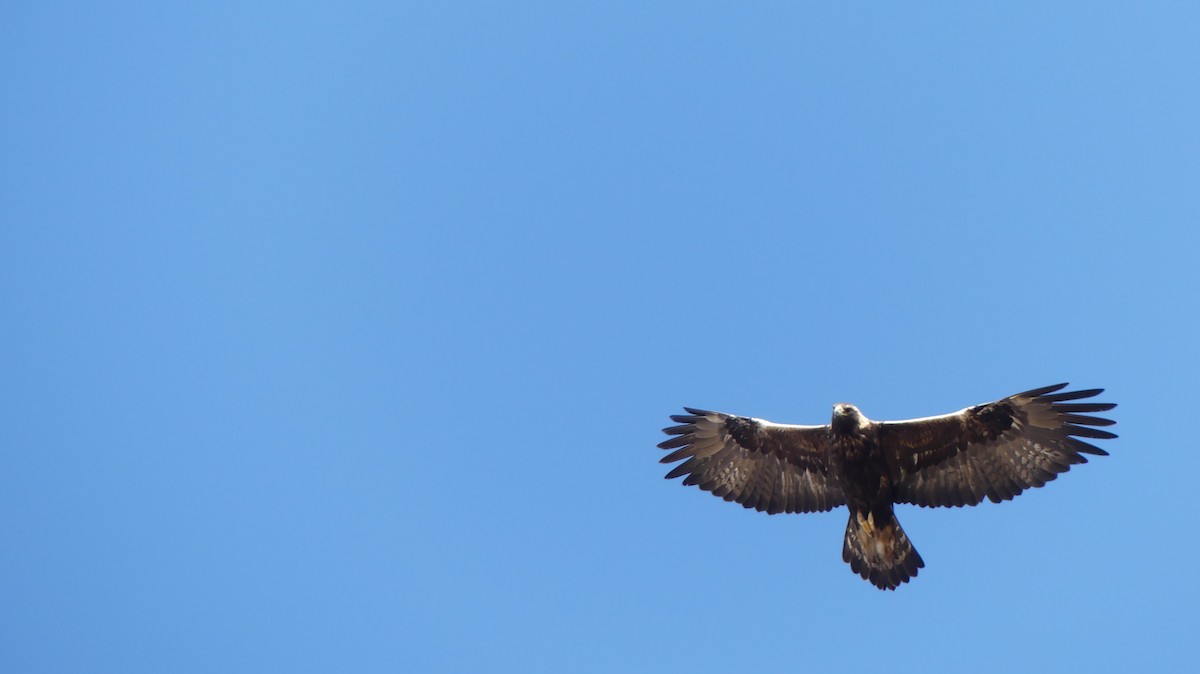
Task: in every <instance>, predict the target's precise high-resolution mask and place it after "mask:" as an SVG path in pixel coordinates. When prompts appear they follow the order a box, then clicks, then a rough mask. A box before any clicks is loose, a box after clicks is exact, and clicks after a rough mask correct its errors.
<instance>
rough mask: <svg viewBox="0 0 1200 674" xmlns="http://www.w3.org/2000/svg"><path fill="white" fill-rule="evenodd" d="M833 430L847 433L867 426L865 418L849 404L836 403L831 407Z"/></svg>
mask: <svg viewBox="0 0 1200 674" xmlns="http://www.w3.org/2000/svg"><path fill="white" fill-rule="evenodd" d="M832 425H833V429H834V430H835V431H838V432H839V433H849V432H853V431H857V430H859V429H861V428H862V427H863V426H866V425H867V418H866V417H864V416H863V415H862V412H859V411H858V408H857V407H855V406H854V405H851V404H850V403H838V404H836V405H834V406H833V422H832Z"/></svg>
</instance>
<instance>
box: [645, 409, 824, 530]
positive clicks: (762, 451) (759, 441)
mask: <svg viewBox="0 0 1200 674" xmlns="http://www.w3.org/2000/svg"><path fill="white" fill-rule="evenodd" d="M683 409H684V410H686V411H687V412H688V414H687V415H682V414H676V415H672V416H671V420H672V421H675V422H676V423H678V424H680V425H678V426H669V427H667V428H664V429H663V432H664V433H666V434H667V435H672V436H674V437H672V438H670V439H668V440H664V441H663V442H661V443H660V444H659V445H658V446H659V447H660V448H662V449H668V450H675V451H673V452H671V453H670V454H668V455H666V456H665V457H663V458H662V459H661V461H662V463H674V462H676V461H683V463H681V464H679V465H677V466H675V467H674V468H673V469H672V470H671V471H670V472H669V473H667V478H668V479H674V478H677V477H681V476H682V477H683V478H684V479H683V483H684V484H685V485H696V486H698V487H700V488H701V489H703V490H705V491H708V492H712V494H713V495H714V496H719V497H721V498H723V499H725V500H726V501H735V502H737V503H740V504H742V505H743V506H745V507H746V508H754V509H755V510H759V511H764V512H767V513H770V514H775V513H781V512H789V513H794V512H820V511H826V510H832V509H833V508H835V507H837V506H839V505H842V504H843V503H844V501H845V497H844V496H843V495H842V489H841V487H840V486H839V483H838V481H837V478H836V476H835V475H833V473H832V470H831V466H830V461H829V454H828V451H829V450H828V444H829V440H828V437H829V436H828V427H827V426H791V425H785V424H773V423H771V422H769V421H764V420H762V419H751V418H748V417H739V416H734V415H731V414H724V413H721V412H710V411H708V410H700V409H695V408H691V407H685V408H683Z"/></svg>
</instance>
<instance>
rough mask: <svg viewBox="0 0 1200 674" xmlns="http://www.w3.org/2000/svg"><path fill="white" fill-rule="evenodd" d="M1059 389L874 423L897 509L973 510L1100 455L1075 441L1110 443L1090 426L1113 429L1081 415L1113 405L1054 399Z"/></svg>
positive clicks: (1072, 395) (1089, 393)
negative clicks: (986, 500)
mask: <svg viewBox="0 0 1200 674" xmlns="http://www.w3.org/2000/svg"><path fill="white" fill-rule="evenodd" d="M1066 386H1067V385H1066V384H1058V385H1056V386H1047V387H1045V388H1039V389H1034V390H1032V391H1026V392H1024V393H1018V394H1016V395H1014V396H1009V397H1007V398H1004V399H1003V400H997V401H996V402H994V403H988V404H986V405H976V406H975V407H968V408H967V409H965V410H962V411H960V412H955V413H954V414H946V415H943V416H940V417H929V418H926V419H912V420H910V421H896V422H883V423H880V424H879V425H878V430H879V441H880V443H881V445H882V447H883V450H884V453H885V454H886V456H887V459H888V462H889V467H890V469H891V472H892V481H893V485H894V487H895V499H896V502H897V503H912V504H915V505H919V506H963V505H976V504H977V503H979V502H980V501H982V500H983V497H984V496H987V497H988V498H989V499H991V500H992V501H993V502H995V503H999V502H1000V501H1007V500H1008V499H1011V498H1013V497H1014V496H1016V495H1017V494H1020V493H1021V492H1022V491H1024V490H1026V489H1028V488H1030V487H1040V486H1042V485H1044V484H1046V483H1047V482H1049V481H1050V480H1053V479H1054V478H1056V477H1058V474H1059V473H1065V472H1066V471H1067V470H1069V469H1070V467H1071V466H1072V465H1073V464H1076V463H1087V459H1086V458H1085V457H1084V456H1083V455H1084V454H1098V455H1101V456H1104V455H1107V454H1108V452H1105V451H1104V450H1102V449H1100V448H1098V447H1094V446H1092V445H1090V444H1088V443H1087V442H1084V441H1083V440H1080V439H1079V438H1089V439H1092V438H1096V439H1106V438H1115V437H1117V436H1116V435H1115V434H1113V433H1110V432H1108V431H1105V430H1101V429H1099V428H1096V427H1097V426H1111V425H1112V424H1114V423H1116V422H1114V421H1112V420H1111V419H1104V418H1101V417H1095V416H1087V415H1088V414H1090V413H1093V412H1105V411H1107V410H1111V409H1112V408H1114V407H1116V405H1115V404H1113V403H1096V402H1076V401H1078V400H1082V399H1084V398H1091V397H1093V396H1096V395H1097V394H1099V393H1101V392H1102V391H1103V390H1104V389H1089V390H1086V391H1068V392H1064V393H1056V391H1060V390H1062V389H1063V388H1065V387H1066Z"/></svg>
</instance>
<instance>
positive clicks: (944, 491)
mask: <svg viewBox="0 0 1200 674" xmlns="http://www.w3.org/2000/svg"><path fill="white" fill-rule="evenodd" d="M1066 386H1067V385H1066V384H1057V385H1055V386H1047V387H1043V388H1040V389H1034V390H1031V391H1026V392H1024V393H1018V394H1016V395H1013V396H1009V397H1007V398H1004V399H1001V400H998V401H996V402H993V403H987V404H984V405H976V406H974V407H968V408H966V409H963V410H960V411H958V412H955V413H952V414H945V415H941V416H936V417H926V418H923V419H912V420H908V421H885V422H876V421H871V420H870V419H867V418H866V417H865V416H863V415H862V413H861V412H859V410H858V408H856V407H854V406H853V405H848V404H844V403H840V404H838V405H835V406H834V409H833V417H832V419H831V420H830V423H829V424H827V425H824V426H797V425H787V424H775V423H772V422H769V421H764V420H762V419H752V418H748V417H739V416H734V415H729V414H724V413H721V412H710V411H706V410H698V409H693V408H684V409H685V410H686V411H687V412H688V414H686V415H673V416H672V417H671V418H672V420H674V421H676V422H677V423H679V424H680V425H678V426H671V427H668V428H664V429H663V431H664V432H665V433H667V434H668V435H672V436H674V437H672V438H670V439H669V440H666V441H664V442H662V443H661V444H660V445H659V446H660V447H661V448H663V449H668V450H674V451H672V452H671V453H670V454H668V455H667V456H666V457H664V458H663V459H662V461H663V462H664V463H673V462H675V461H680V460H682V461H683V463H681V464H679V465H678V466H676V467H675V468H674V469H673V470H671V472H669V473H668V474H667V477H668V478H675V477H680V476H686V477H684V484H689V485H696V486H699V487H700V488H701V489H704V490H706V491H710V492H712V493H713V494H714V495H716V496H720V497H722V498H724V499H725V500H727V501H736V502H737V503H740V504H742V505H743V506H745V507H747V508H754V509H756V510H760V511H765V512H767V513H769V514H775V513H781V512H819V511H827V510H831V509H833V508H835V507H837V506H839V505H845V506H847V508H848V509H849V510H850V517H849V520H848V521H847V524H846V535H845V538H844V540H843V545H842V559H843V560H844V561H846V562H847V563H849V564H850V568H851V569H852V570H853V571H854V572H855V573H858V574H859V575H860V576H862V577H863V578H865V579H867V580H869V581H870V582H871V583H872V584H874V585H875V586H876V587H879V588H880V589H887V590H894V589H895V588H896V587H898V586H899V585H900V584H901V583H905V582H908V581H909V579H911V578H912V577H914V576H916V575H917V570H918V569H920V568H922V567H924V566H925V563H924V561H923V560H922V559H921V556H920V555H919V554H917V551H916V550H915V549H914V548H913V546H912V543H910V542H909V540H908V536H907V535H906V534H905V533H904V530H903V529H902V528H901V527H900V524H899V522H898V521H897V520H896V517H895V513H894V511H893V505H894V504H895V503H911V504H914V505H920V506H926V507H937V506H951V507H954V506H964V505H976V504H978V503H979V502H981V501H982V500H983V499H984V498H985V497H986V498H988V499H989V500H991V501H993V502H997V503H998V502H1000V501H1005V500H1008V499H1011V498H1013V497H1014V496H1016V495H1017V494H1020V493H1021V492H1022V491H1023V490H1025V489H1027V488H1030V487H1040V486H1042V485H1044V484H1045V483H1046V482H1049V481H1050V480H1053V479H1054V478H1055V477H1057V476H1058V474H1060V473H1063V472H1066V471H1067V470H1069V468H1070V466H1072V465H1074V464H1078V463H1086V461H1087V460H1086V459H1085V458H1084V456H1083V455H1084V454H1093V455H1104V454H1107V452H1105V451H1104V450H1101V449H1099V448H1097V447H1095V446H1093V445H1091V444H1089V443H1087V442H1084V441H1083V440H1080V439H1079V438H1081V437H1083V438H1090V439H1105V438H1115V437H1116V435H1114V434H1113V433H1110V432H1108V431H1106V430H1102V429H1100V428H1097V427H1098V426H1109V425H1112V424H1113V423H1114V422H1113V421H1112V420H1110V419H1105V418H1101V417H1096V416H1089V415H1090V414H1091V413H1094V412H1102V411H1106V410H1110V409H1112V408H1114V407H1116V405H1115V404H1113V403H1094V402H1078V401H1079V400H1081V399H1084V398H1091V397H1093V396H1095V395H1097V394H1099V393H1100V392H1101V391H1102V389H1089V390H1085V391H1070V392H1060V391H1061V390H1062V389H1063V388H1065V387H1066Z"/></svg>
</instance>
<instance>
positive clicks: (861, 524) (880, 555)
mask: <svg viewBox="0 0 1200 674" xmlns="http://www.w3.org/2000/svg"><path fill="white" fill-rule="evenodd" d="M842 560H843V561H845V562H848V563H849V564H850V569H851V570H852V571H854V572H855V573H857V574H858V575H860V576H862V577H863V578H865V579H866V580H869V581H871V584H872V585H874V586H875V587H877V588H879V589H881V590H895V589H896V588H897V587H899V586H900V584H901V583H907V582H908V581H909V579H911V578H914V577H916V575H917V569H920V568H922V567H924V566H925V562H924V560H922V559H921V555H919V554H917V551H916V549H915V548H913V546H912V543H909V542H908V536H907V535H906V534H905V533H904V529H901V528H900V523H899V522H897V521H896V518H895V516H894V515H892V514H891V513H888V514H887V515H886V516H884V517H879V518H876V517H875V514H874V513H873V512H867V513H860V512H852V513H850V521H849V522H847V523H846V539H845V541H844V542H843V544H842Z"/></svg>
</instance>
